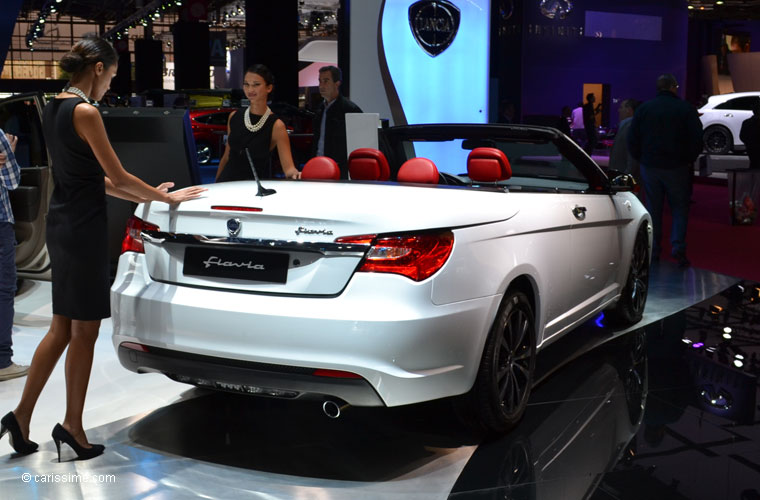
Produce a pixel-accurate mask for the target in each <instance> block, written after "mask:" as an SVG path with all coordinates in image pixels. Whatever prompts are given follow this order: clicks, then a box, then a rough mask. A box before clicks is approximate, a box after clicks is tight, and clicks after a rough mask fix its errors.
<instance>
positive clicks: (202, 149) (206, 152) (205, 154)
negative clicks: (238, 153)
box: [195, 142, 213, 165]
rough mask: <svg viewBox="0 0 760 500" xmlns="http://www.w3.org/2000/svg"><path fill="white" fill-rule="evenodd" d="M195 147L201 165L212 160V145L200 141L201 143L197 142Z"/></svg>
mask: <svg viewBox="0 0 760 500" xmlns="http://www.w3.org/2000/svg"><path fill="white" fill-rule="evenodd" d="M195 149H196V152H197V153H198V164H199V165H206V164H208V163H210V162H211V157H212V156H213V152H212V151H211V146H209V145H208V144H206V143H205V142H199V143H196V145H195Z"/></svg>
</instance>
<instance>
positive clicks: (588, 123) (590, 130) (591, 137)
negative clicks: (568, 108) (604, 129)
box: [583, 93, 602, 156]
mask: <svg viewBox="0 0 760 500" xmlns="http://www.w3.org/2000/svg"><path fill="white" fill-rule="evenodd" d="M595 102H596V96H595V95H594V94H592V93H589V94H587V95H586V104H584V105H583V129H584V130H585V131H586V145H585V146H583V150H584V151H585V152H586V154H588V155H589V156H591V155H592V154H594V149H596V145H597V143H599V132H598V131H597V128H596V115H597V114H598V113H599V112H600V111H601V110H602V105H601V104H597V105H596V106H594V103H595Z"/></svg>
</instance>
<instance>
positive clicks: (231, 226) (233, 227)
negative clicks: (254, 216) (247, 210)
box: [227, 218, 243, 238]
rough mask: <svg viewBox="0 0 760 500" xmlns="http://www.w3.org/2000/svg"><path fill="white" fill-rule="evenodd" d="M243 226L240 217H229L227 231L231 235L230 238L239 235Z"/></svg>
mask: <svg viewBox="0 0 760 500" xmlns="http://www.w3.org/2000/svg"><path fill="white" fill-rule="evenodd" d="M242 227H243V225H242V224H241V223H240V219H238V218H234V219H227V233H228V234H229V235H230V238H235V237H237V235H238V234H240V228H242Z"/></svg>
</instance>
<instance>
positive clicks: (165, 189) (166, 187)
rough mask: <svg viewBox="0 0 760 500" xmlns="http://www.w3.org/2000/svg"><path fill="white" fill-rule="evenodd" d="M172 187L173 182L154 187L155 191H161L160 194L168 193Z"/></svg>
mask: <svg viewBox="0 0 760 500" xmlns="http://www.w3.org/2000/svg"><path fill="white" fill-rule="evenodd" d="M173 187H174V183H173V182H162V183H161V184H159V185H158V186H156V189H158V190H159V191H161V192H162V193H168V192H169V190H170V189H171V188H173Z"/></svg>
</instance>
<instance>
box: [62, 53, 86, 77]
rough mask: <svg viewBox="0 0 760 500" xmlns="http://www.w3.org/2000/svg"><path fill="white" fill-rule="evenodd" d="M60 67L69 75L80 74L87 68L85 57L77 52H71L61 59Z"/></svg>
mask: <svg viewBox="0 0 760 500" xmlns="http://www.w3.org/2000/svg"><path fill="white" fill-rule="evenodd" d="M58 65H59V66H60V67H61V69H62V70H63V71H65V72H67V73H71V74H74V73H78V72H79V71H80V70H82V69H83V68H84V66H85V60H84V56H83V55H82V54H79V53H76V52H69V53H67V54H66V55H64V56H63V57H62V58H61V61H60V62H59V63H58Z"/></svg>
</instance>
